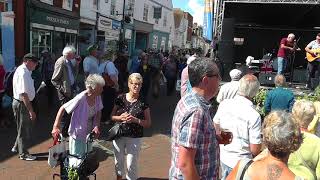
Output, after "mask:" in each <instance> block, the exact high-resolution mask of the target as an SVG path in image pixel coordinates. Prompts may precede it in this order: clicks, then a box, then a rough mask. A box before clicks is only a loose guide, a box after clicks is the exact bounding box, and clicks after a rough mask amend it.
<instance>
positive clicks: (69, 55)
mask: <svg viewBox="0 0 320 180" xmlns="http://www.w3.org/2000/svg"><path fill="white" fill-rule="evenodd" d="M87 51H88V56H86V57H85V58H84V59H83V60H82V59H81V58H80V57H79V56H77V55H76V52H77V51H76V49H75V48H74V47H73V46H66V47H65V48H64V49H63V52H62V56H61V57H60V58H58V59H57V60H56V61H54V60H53V59H52V58H51V57H50V55H49V52H48V51H43V52H42V56H41V58H38V57H36V56H34V55H33V54H30V53H28V54H26V55H25V56H24V57H23V62H22V63H21V64H20V65H18V66H17V68H16V69H15V71H14V74H13V77H12V78H13V82H14V83H13V85H12V86H13V87H12V97H13V102H12V109H13V114H14V119H15V121H16V125H17V138H16V141H15V142H14V144H13V147H12V150H11V151H12V152H17V153H18V154H19V158H20V159H22V160H30V161H31V160H35V159H36V158H37V157H36V156H33V155H31V154H30V153H29V151H28V143H29V142H30V138H31V130H32V123H33V122H34V121H35V120H36V118H37V113H36V109H37V108H36V107H34V101H35V97H36V96H37V92H38V90H37V89H38V87H40V86H41V81H44V82H45V83H46V85H47V88H46V89H47V91H46V92H47V96H48V98H51V100H52V101H53V100H54V99H53V98H54V96H53V94H55V91H56V94H57V99H58V101H59V103H60V108H59V110H58V112H57V114H56V118H55V121H54V123H53V127H52V131H51V133H52V136H53V137H57V136H59V135H60V134H61V135H62V136H63V138H68V139H69V141H68V143H69V153H70V154H71V155H75V156H78V157H81V156H84V155H85V153H86V150H87V148H86V136H87V135H88V134H90V133H91V132H93V133H94V134H95V137H96V138H98V137H99V135H100V132H101V123H106V124H109V125H111V126H115V125H119V126H121V134H120V135H119V134H118V136H117V137H115V138H114V139H112V145H113V151H114V154H115V174H116V177H117V180H120V179H122V178H123V176H126V179H128V180H131V179H134V180H135V179H138V178H139V174H138V158H139V152H140V147H141V138H142V137H143V129H144V128H149V127H150V126H151V124H152V120H151V119H152V118H151V115H150V106H149V104H148V97H149V91H150V88H151V91H152V94H150V95H152V96H153V97H154V98H157V97H159V95H160V86H161V84H163V83H166V87H167V89H166V90H167V91H166V94H167V95H168V96H171V95H173V94H174V93H175V91H176V90H177V89H178V90H180V93H179V94H180V96H181V99H180V100H179V102H178V103H177V105H176V109H175V111H174V114H173V118H172V127H171V128H172V129H171V166H170V168H169V179H192V180H197V179H220V178H221V179H319V178H320V139H319V134H320V131H319V130H320V123H319V115H318V114H319V113H320V112H319V109H320V105H319V103H318V105H317V103H312V102H309V101H306V100H296V99H295V97H294V95H293V93H292V92H291V91H290V90H288V89H287V88H286V79H285V77H284V76H283V75H281V74H278V75H277V76H276V77H275V85H276V87H275V88H274V89H273V90H271V91H269V92H268V94H267V97H266V101H265V104H264V110H265V112H266V114H267V116H266V117H265V118H264V119H263V118H262V117H261V115H260V114H259V113H258V111H257V110H256V108H255V105H254V102H253V98H254V97H255V96H256V95H257V93H258V91H259V88H260V83H259V81H258V79H257V77H256V76H255V75H254V74H250V73H249V74H245V73H243V72H242V71H241V70H239V69H233V70H231V71H230V78H231V82H228V83H225V84H224V85H222V86H221V88H220V89H219V86H220V81H221V76H220V72H219V68H218V66H217V65H216V64H215V62H214V61H213V60H212V59H210V58H207V57H201V56H200V55H199V54H197V52H195V51H192V50H185V51H182V50H180V51H173V52H171V53H168V52H156V51H153V50H147V51H140V50H138V51H136V52H135V53H134V54H133V55H132V57H131V58H130V59H129V58H128V56H127V55H124V54H119V53H116V52H115V51H112V50H107V51H105V52H100V51H99V50H98V47H97V46H96V45H92V46H90V47H88V49H87ZM40 65H41V68H40V69H39V68H38V67H39V66H40ZM37 70H38V71H39V72H41V73H40V77H41V78H38V79H40V82H36V81H37V78H34V75H33V72H34V71H37ZM1 74H3V73H1V65H0V75H1ZM41 74H42V75H41ZM81 74H82V75H83V76H81ZM178 79H181V81H180V82H181V84H179V83H178V84H177V82H178ZM0 80H1V78H0ZM37 84H38V85H37ZM177 86H180V87H181V88H176V87H177ZM0 93H1V94H4V91H0ZM49 96H50V97H49ZM49 100H50V99H49ZM215 100H216V101H217V102H218V103H219V105H218V107H217V112H215V113H213V111H212V102H213V101H215ZM38 108H39V107H38ZM263 145H264V146H263ZM88 150H89V151H91V150H92V146H91V144H90V146H89V149H88ZM72 164H73V162H72V160H70V166H72ZM125 165H126V168H125Z"/></svg>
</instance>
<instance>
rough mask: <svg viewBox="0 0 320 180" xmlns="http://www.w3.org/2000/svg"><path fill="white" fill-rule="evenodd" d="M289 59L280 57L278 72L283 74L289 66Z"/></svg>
mask: <svg viewBox="0 0 320 180" xmlns="http://www.w3.org/2000/svg"><path fill="white" fill-rule="evenodd" d="M287 63H288V61H287V59H284V58H283V57H278V74H283V73H284V71H285V70H286V67H287Z"/></svg>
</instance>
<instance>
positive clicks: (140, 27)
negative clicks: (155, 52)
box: [134, 20, 153, 33]
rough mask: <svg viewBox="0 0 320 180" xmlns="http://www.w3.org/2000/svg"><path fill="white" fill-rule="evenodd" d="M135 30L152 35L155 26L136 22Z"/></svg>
mask: <svg viewBox="0 0 320 180" xmlns="http://www.w3.org/2000/svg"><path fill="white" fill-rule="evenodd" d="M134 29H135V30H136V31H140V32H146V33H150V32H152V31H153V24H149V23H145V22H141V21H137V20H134Z"/></svg>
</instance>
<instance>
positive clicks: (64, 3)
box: [62, 0, 73, 11]
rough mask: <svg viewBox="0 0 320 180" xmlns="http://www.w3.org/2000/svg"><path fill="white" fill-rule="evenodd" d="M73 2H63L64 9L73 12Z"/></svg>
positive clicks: (69, 0)
mask: <svg viewBox="0 0 320 180" xmlns="http://www.w3.org/2000/svg"><path fill="white" fill-rule="evenodd" d="M72 5H73V0H63V2H62V8H63V9H66V10H69V11H72Z"/></svg>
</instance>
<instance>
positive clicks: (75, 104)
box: [63, 90, 103, 141]
mask: <svg viewBox="0 0 320 180" xmlns="http://www.w3.org/2000/svg"><path fill="white" fill-rule="evenodd" d="M86 92H87V91H86V90H85V91H82V92H81V93H80V94H78V95H77V96H76V97H74V98H73V99H71V100H70V101H69V102H67V103H65V104H64V105H63V107H64V109H65V110H66V112H67V113H68V114H70V113H72V116H71V120H70V126H69V131H68V132H69V135H70V136H71V137H72V138H74V139H77V140H82V141H85V140H86V136H87V133H88V131H87V127H88V116H89V105H88V102H87V96H86ZM102 108H103V105H102V101H101V96H97V97H96V101H95V111H96V115H95V118H94V121H93V127H95V126H97V125H98V124H97V123H98V119H97V113H98V112H99V111H101V109H102Z"/></svg>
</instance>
